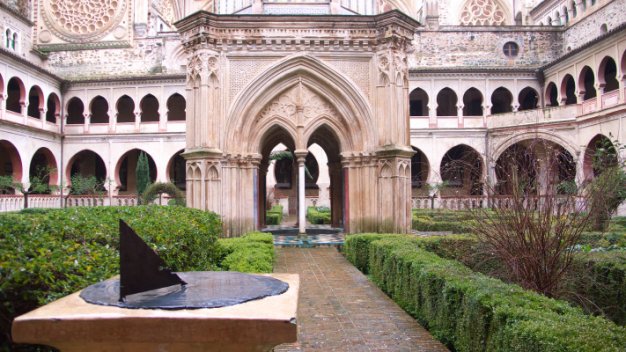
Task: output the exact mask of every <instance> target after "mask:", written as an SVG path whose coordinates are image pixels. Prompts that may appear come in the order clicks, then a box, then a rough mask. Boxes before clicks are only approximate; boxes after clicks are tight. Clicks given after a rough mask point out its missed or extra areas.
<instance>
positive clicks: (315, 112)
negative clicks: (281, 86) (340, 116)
mask: <svg viewBox="0 0 626 352" xmlns="http://www.w3.org/2000/svg"><path fill="white" fill-rule="evenodd" d="M298 108H300V109H302V114H303V115H304V117H305V118H306V119H314V118H316V117H320V116H337V112H336V110H335V108H334V107H333V106H332V105H331V104H330V103H329V102H328V101H326V99H324V98H322V97H320V96H319V95H318V94H317V93H315V92H314V91H312V90H311V89H310V88H308V87H307V86H306V85H304V84H302V83H300V84H299V85H296V86H295V87H293V88H291V89H290V90H288V91H286V92H284V93H283V94H281V95H280V96H278V97H277V98H276V99H274V100H273V101H272V102H271V103H269V104H267V106H266V107H265V109H263V110H262V112H261V114H260V116H259V120H263V119H265V118H271V117H272V116H281V117H285V118H288V119H290V118H293V117H294V116H295V114H296V112H297V111H298Z"/></svg>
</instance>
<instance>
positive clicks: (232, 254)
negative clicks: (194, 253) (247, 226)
mask: <svg viewBox="0 0 626 352" xmlns="http://www.w3.org/2000/svg"><path fill="white" fill-rule="evenodd" d="M219 244H220V246H221V247H222V252H221V253H222V260H221V262H220V266H221V267H222V269H223V270H227V271H239V272H250V273H271V272H272V269H273V267H274V238H273V236H272V235H271V234H268V233H262V232H252V233H249V234H247V235H244V236H242V237H236V238H223V239H220V240H219Z"/></svg>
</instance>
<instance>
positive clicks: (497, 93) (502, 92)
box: [491, 87, 513, 115]
mask: <svg viewBox="0 0 626 352" xmlns="http://www.w3.org/2000/svg"><path fill="white" fill-rule="evenodd" d="M512 102H513V95H512V94H511V92H510V91H509V90H508V89H506V88H504V87H500V88H498V89H496V90H494V91H493V93H492V94H491V114H492V115H494V114H501V113H506V112H511V111H513V107H512V106H511V104H512Z"/></svg>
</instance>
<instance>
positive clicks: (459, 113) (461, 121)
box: [456, 104, 465, 128]
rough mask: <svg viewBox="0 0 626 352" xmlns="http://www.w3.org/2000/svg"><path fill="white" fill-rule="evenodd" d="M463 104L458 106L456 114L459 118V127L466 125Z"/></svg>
mask: <svg viewBox="0 0 626 352" xmlns="http://www.w3.org/2000/svg"><path fill="white" fill-rule="evenodd" d="M463 107H464V105H463V104H458V105H457V106H456V116H457V117H458V119H457V125H458V127H459V128H463V127H464V126H465V120H464V116H463Z"/></svg>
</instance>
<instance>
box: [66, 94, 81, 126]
mask: <svg viewBox="0 0 626 352" xmlns="http://www.w3.org/2000/svg"><path fill="white" fill-rule="evenodd" d="M84 112H85V105H84V104H83V102H82V101H81V100H80V99H78V98H76V97H74V98H72V99H70V101H69V102H68V103H67V124H68V125H80V124H83V123H85V116H84V115H83V113H84Z"/></svg>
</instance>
